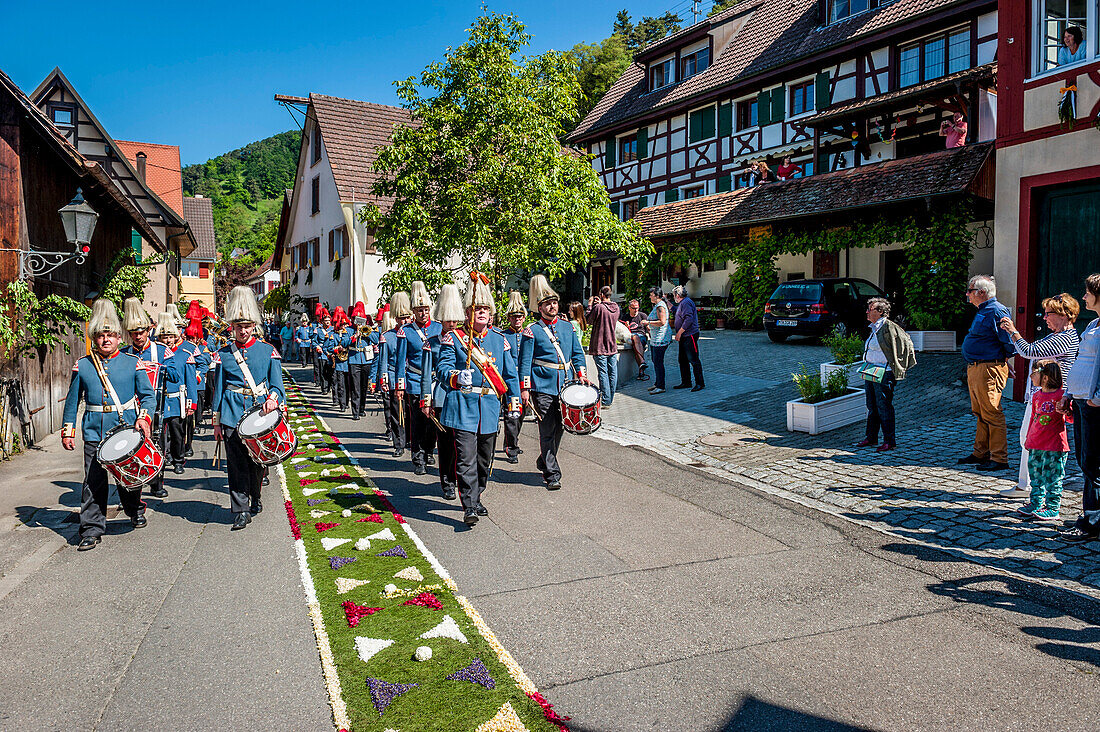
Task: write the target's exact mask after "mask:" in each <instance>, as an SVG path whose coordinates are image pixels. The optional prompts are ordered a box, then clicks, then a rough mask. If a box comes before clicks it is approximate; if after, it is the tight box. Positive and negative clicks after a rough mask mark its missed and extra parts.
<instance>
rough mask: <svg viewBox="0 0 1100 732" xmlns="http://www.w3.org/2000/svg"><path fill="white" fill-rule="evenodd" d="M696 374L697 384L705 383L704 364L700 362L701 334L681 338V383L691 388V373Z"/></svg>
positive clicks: (702, 384)
mask: <svg viewBox="0 0 1100 732" xmlns="http://www.w3.org/2000/svg"><path fill="white" fill-rule="evenodd" d="M692 371H694V372H695V383H696V384H697V385H698V386H705V384H704V383H703V362H702V361H700V360H699V334H698V333H696V334H695V335H690V336H688V335H686V336H683V337H681V338H680V383H681V384H687V385H688V386H691V372H692Z"/></svg>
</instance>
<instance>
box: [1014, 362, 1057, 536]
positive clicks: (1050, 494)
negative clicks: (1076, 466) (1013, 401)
mask: <svg viewBox="0 0 1100 732" xmlns="http://www.w3.org/2000/svg"><path fill="white" fill-rule="evenodd" d="M1031 383H1032V384H1034V385H1035V386H1037V387H1039V389H1038V391H1036V392H1035V394H1034V395H1033V396H1032V397H1031V423H1030V424H1029V425H1028V428H1027V438H1026V439H1025V440H1024V447H1025V448H1027V450H1028V456H1027V472H1028V475H1029V476H1030V478H1031V498H1030V500H1029V501H1028V502H1027V504H1026V505H1024V506H1021V507H1020V508H1018V509H1016V511H1017V513H1020V514H1022V515H1024V516H1026V517H1028V518H1034V519H1037V520H1039V521H1057V520H1058V512H1059V510H1060V508H1061V504H1062V479H1063V478H1064V477H1065V474H1066V457H1067V456H1068V454H1069V439H1068V438H1067V437H1066V417H1065V416H1064V415H1062V414H1059V413H1058V410H1057V409H1055V407H1056V406H1057V404H1058V402H1059V401H1060V400H1061V399H1062V395H1063V394H1065V389H1063V388H1062V370H1061V369H1060V368H1059V367H1058V362H1057V361H1054V360H1051V359H1044V360H1042V361H1036V362H1035V364H1034V365H1033V366H1032V368H1031Z"/></svg>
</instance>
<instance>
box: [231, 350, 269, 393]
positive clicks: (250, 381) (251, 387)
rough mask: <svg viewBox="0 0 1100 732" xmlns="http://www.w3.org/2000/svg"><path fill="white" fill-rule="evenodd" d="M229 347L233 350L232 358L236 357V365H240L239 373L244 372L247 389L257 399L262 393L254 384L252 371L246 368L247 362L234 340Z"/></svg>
mask: <svg viewBox="0 0 1100 732" xmlns="http://www.w3.org/2000/svg"><path fill="white" fill-rule="evenodd" d="M229 347H230V349H232V351H233V358H234V359H236V361H237V365H238V366H240V367H241V373H242V374H244V381H245V383H246V384H248V390H249V391H251V392H252V397H253V398H254V399H256V400H257V401H259V400H260V397H262V396H264V395H263V394H262V393H260V389H259V387H258V386H256V380H255V379H253V378H252V372H251V371H249V370H248V364H247V363H245V360H244V356H243V355H242V354H241V349H239V348H237V343H236V342H233V343H231V344H230V345H229Z"/></svg>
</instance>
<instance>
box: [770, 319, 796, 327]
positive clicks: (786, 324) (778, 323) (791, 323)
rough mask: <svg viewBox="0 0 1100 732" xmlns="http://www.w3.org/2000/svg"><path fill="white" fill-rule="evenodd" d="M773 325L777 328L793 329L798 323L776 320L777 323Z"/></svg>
mask: <svg viewBox="0 0 1100 732" xmlns="http://www.w3.org/2000/svg"><path fill="white" fill-rule="evenodd" d="M775 324H776V325H778V326H781V327H784V328H793V327H794V326H796V325H798V321H797V320H778V321H776V323H775Z"/></svg>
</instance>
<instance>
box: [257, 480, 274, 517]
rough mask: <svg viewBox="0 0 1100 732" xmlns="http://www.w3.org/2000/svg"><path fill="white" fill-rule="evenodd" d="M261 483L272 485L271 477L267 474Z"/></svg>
mask: <svg viewBox="0 0 1100 732" xmlns="http://www.w3.org/2000/svg"><path fill="white" fill-rule="evenodd" d="M260 485H271V478H269V477H267V476H266V475H265V476H264V479H263V480H261V481H260ZM256 513H259V511H257V512H256Z"/></svg>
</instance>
